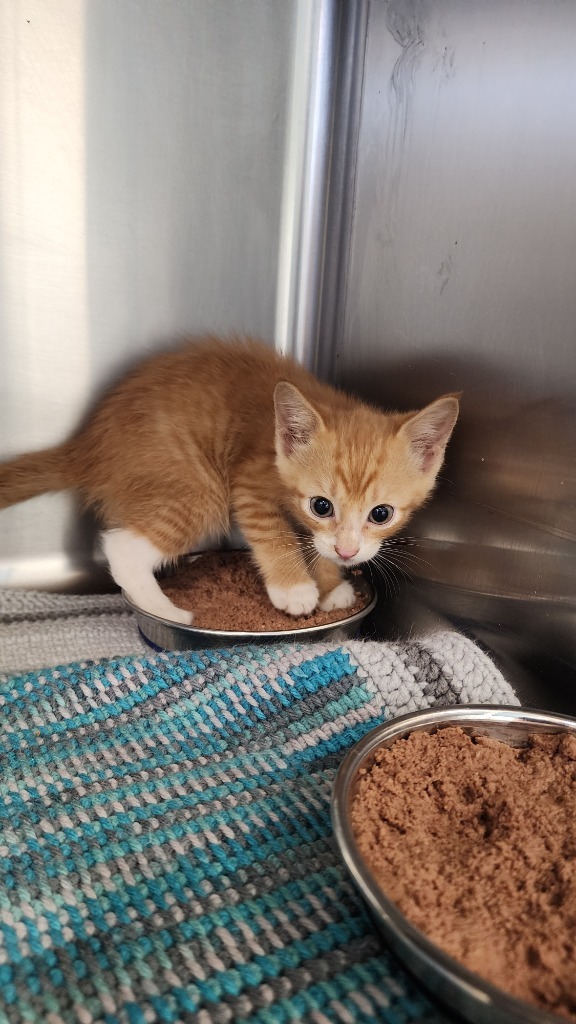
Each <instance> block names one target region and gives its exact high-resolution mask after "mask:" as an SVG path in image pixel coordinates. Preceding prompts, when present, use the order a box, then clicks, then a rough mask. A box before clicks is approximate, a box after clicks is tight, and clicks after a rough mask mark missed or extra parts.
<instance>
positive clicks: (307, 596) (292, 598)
mask: <svg viewBox="0 0 576 1024" xmlns="http://www.w3.org/2000/svg"><path fill="white" fill-rule="evenodd" d="M266 589H267V591H268V597H269V598H270V600H271V601H272V604H273V605H274V607H275V608H279V609H280V611H281V612H288V615H309V614H310V612H313V611H314V609H315V607H316V605H317V604H318V598H319V596H320V594H319V591H318V587H317V586H316V584H315V583H312V581H310V583H297V584H296V586H294V587H267V588H266Z"/></svg>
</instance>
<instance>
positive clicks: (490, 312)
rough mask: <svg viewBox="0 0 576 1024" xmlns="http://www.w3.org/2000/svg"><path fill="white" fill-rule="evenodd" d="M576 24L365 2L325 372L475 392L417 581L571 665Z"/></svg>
mask: <svg viewBox="0 0 576 1024" xmlns="http://www.w3.org/2000/svg"><path fill="white" fill-rule="evenodd" d="M574 38H576V8H575V7H573V6H571V5H569V4H565V3H563V2H562V0H552V2H550V0H533V2H531V3H523V2H518V0H503V2H502V3H498V4H486V3H484V2H483V0H457V2H454V0H388V2H387V3H372V4H371V5H370V21H369V29H368V36H367V44H366V60H365V67H364V79H363V80H364V88H363V102H362V110H361V124H360V130H359V134H358V154H357V167H356V189H355V207H354V221H353V227H352V233H351V238H350V244H349V255H348V265H349V266H348V273H347V287H346V291H345V294H340V295H339V296H338V302H339V305H340V310H341V315H342V322H343V326H342V330H341V331H340V333H339V337H338V340H337V344H336V345H335V346H334V348H333V350H332V352H331V353H329V355H328V356H327V358H329V356H330V355H331V356H332V363H331V366H330V364H328V366H327V372H331V374H332V376H333V377H334V378H336V379H338V380H339V381H340V382H342V383H345V384H346V386H347V387H350V388H353V389H355V390H357V391H359V392H360V393H361V394H362V395H364V396H365V397H367V398H370V399H373V400H375V401H377V402H378V403H380V404H383V405H390V406H395V405H397V404H400V405H401V407H405V408H409V407H414V406H417V405H419V404H420V403H424V402H426V401H429V400H430V399H432V398H434V397H435V396H436V395H437V394H440V393H442V392H446V391H452V390H461V389H462V390H463V392H464V396H463V402H462V415H461V422H460V423H459V425H458V427H457V429H456V432H455V434H454V438H453V440H452V441H451V443H450V446H449V453H448V460H447V463H446V466H445V469H444V471H443V480H442V483H441V486H440V488H439V491H438V496H437V497H436V498H435V500H434V501H432V502H431V503H430V505H429V506H428V507H427V508H426V510H425V511H424V512H423V513H422V514H421V515H420V516H418V518H417V519H415V521H414V523H413V524H412V525H411V528H410V529H411V532H412V533H416V534H417V535H419V536H420V544H419V547H418V548H416V549H415V552H414V553H415V554H416V556H417V557H419V558H420V559H421V561H420V562H418V563H412V565H413V566H416V569H415V572H416V576H417V577H419V578H420V579H421V580H427V583H426V585H425V586H426V600H427V602H428V604H429V605H430V607H431V609H432V610H433V609H434V608H437V610H438V611H439V612H441V613H442V614H444V613H447V612H448V611H450V614H451V616H452V620H454V618H456V617H457V616H458V612H459V610H462V609H463V608H464V607H466V613H467V622H468V626H469V628H470V629H471V630H472V631H473V632H474V631H475V633H476V635H479V634H480V631H483V635H484V637H486V628H485V627H486V626H488V624H491V625H490V627H489V631H490V635H491V646H492V647H493V648H494V649H496V648H498V646H499V643H498V636H499V635H500V636H501V637H505V636H509V635H510V634H511V633H513V632H514V631H516V630H519V631H520V632H522V629H523V625H524V626H525V627H526V628H527V629H528V631H529V632H530V640H531V641H534V640H535V637H536V636H537V637H538V645H539V649H540V651H541V652H542V651H544V649H547V650H548V651H550V650H551V649H552V648H554V650H555V653H556V656H558V657H560V658H561V659H564V661H565V662H567V663H570V662H571V663H572V664H574V663H575V660H576V649H575V646H574V640H573V637H574V625H576V622H575V618H576V599H575V592H574V579H575V577H576V550H575V545H574V540H575V537H576V527H575V525H574V522H575V513H576V472H575V469H574V465H575V462H574V452H575V451H576V344H575V341H576V328H575V324H576V288H575V287H574V269H573V268H574V249H575V240H576V204H575V203H574V181H575V179H576V142H575V140H576V79H575V77H574V74H573V53H572V50H573V45H572V44H573V40H574ZM384 499H385V496H383V500H384ZM423 585H424V584H423ZM412 593H414V591H412ZM393 603H394V602H393V600H392V599H391V601H390V604H391V605H392V604H393ZM416 604H418V602H417V601H415V603H414V608H413V611H412V613H411V612H410V610H409V608H408V609H405V610H406V611H407V614H406V616H404V619H403V624H404V626H407V627H408V628H417V625H418V620H419V616H418V613H417V612H416V611H415V606H416ZM381 627H382V629H385V628H386V623H385V622H384V619H382V620H381ZM506 644H508V642H507V641H506ZM500 646H504V640H502V645H500ZM508 646H509V645H508ZM521 649H522V646H521V644H520V645H519V650H521ZM526 649H527V648H526ZM526 658H527V660H530V661H531V663H532V664H534V659H533V658H532V656H530V657H529V656H528V654H527V655H526ZM572 701H573V704H572V710H574V708H576V697H573V698H572Z"/></svg>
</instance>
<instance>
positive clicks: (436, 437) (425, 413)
mask: <svg viewBox="0 0 576 1024" xmlns="http://www.w3.org/2000/svg"><path fill="white" fill-rule="evenodd" d="M459 397H460V396H459V395H445V396H444V397H443V398H438V399H437V400H436V401H435V402H432V403H431V405H427V406H426V408H425V409H422V410H421V411H420V412H417V413H415V414H414V416H411V417H410V419H409V420H406V422H405V423H403V424H402V426H401V427H400V430H399V434H404V436H405V437H406V438H407V440H408V441H409V442H410V446H411V448H412V451H413V453H414V455H415V457H416V459H417V461H418V463H419V466H420V469H421V471H422V472H423V473H431V472H436V473H437V472H438V470H439V469H440V466H441V465H442V460H443V458H444V450H445V448H446V445H447V444H448V440H449V438H450V434H451V433H452V430H453V429H454V424H455V423H456V420H457V418H458V409H459V404H458V398H459Z"/></svg>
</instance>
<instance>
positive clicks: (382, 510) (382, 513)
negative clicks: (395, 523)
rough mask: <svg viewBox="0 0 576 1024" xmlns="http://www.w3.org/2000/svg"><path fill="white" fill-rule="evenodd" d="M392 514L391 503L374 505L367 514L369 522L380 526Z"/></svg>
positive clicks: (390, 517)
mask: <svg viewBox="0 0 576 1024" xmlns="http://www.w3.org/2000/svg"><path fill="white" fill-rule="evenodd" d="M393 515H394V509H393V508H392V505H376V508H373V509H372V511H371V512H370V515H369V516H368V519H369V520H370V522H371V523H376V526H382V525H383V524H384V523H387V522H388V521H389V520H390V519H392V516H393Z"/></svg>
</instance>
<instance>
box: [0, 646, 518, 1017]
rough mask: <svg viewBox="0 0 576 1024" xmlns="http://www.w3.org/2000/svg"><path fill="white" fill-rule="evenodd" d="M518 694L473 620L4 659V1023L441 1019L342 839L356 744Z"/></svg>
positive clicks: (0, 791)
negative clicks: (291, 640) (244, 644)
mask: <svg viewBox="0 0 576 1024" xmlns="http://www.w3.org/2000/svg"><path fill="white" fill-rule="evenodd" d="M473 701H482V702H487V701H489V702H497V703H515V697H514V694H513V692H512V690H511V688H510V687H509V686H508V684H507V683H506V682H505V681H504V679H503V678H502V676H501V675H500V674H499V673H498V672H497V670H496V669H495V668H494V666H493V665H492V663H491V662H490V661H489V660H488V658H486V657H485V656H484V654H483V653H482V652H481V651H480V650H479V649H478V648H477V647H475V646H474V645H473V644H472V643H471V642H469V641H468V640H466V639H465V638H464V637H462V636H460V635H459V634H457V633H441V634H438V635H436V636H434V637H432V638H431V639H429V640H427V641H426V642H420V643H415V642H414V643H408V644H402V643H375V642H361V641H359V642H351V643H348V644H346V645H344V646H335V645H320V644H319V645H313V646H312V645H307V646H303V645H302V646H298V645H290V646H288V645H286V646H279V647H274V648H264V647H262V648H259V647H250V648H236V649H230V650H227V651H208V652H199V653H186V654H165V655H152V654H150V655H145V654H139V655H136V656H130V657H123V658H112V659H104V660H98V661H92V662H91V661H87V662H83V663H80V662H76V663H72V664H68V665H65V666H60V667H59V668H55V669H46V670H43V671H42V670H40V671H34V672H29V673H24V674H22V673H21V674H17V675H10V676H8V675H6V674H5V675H4V676H0V705H1V712H0V714H1V718H0V758H1V775H0V1024H7V1022H11V1024H22V1022H23V1021H24V1022H31V1024H36V1022H38V1024H40V1022H42V1024H61V1022H64V1024H91V1022H102V1024H154V1022H158V1024H173V1022H194V1024H230V1022H234V1024H284V1022H289V1021H299V1022H300V1021H301V1022H305V1024H375V1022H387V1024H401V1022H419V1024H440V1022H443V1021H445V1020H446V1018H445V1016H444V1015H443V1012H442V1011H441V1010H439V1009H437V1008H435V1007H434V1006H433V1005H432V1004H431V1003H430V1002H429V1001H428V999H427V997H426V996H425V995H424V994H423V992H422V991H421V990H420V989H419V988H418V987H417V985H416V984H415V983H414V982H412V981H411V980H410V979H409V978H408V976H406V975H405V974H404V972H403V970H402V969H401V968H400V966H399V965H398V964H397V963H396V961H395V960H394V959H392V958H391V956H390V955H389V954H388V952H387V951H386V949H385V947H384V946H383V944H382V943H381V940H380V938H379V936H378V934H377V933H376V932H375V930H374V928H373V926H372V924H371V922H370V919H369V917H368V915H367V912H366V910H365V908H364V905H363V903H362V901H361V900H360V898H359V897H358V895H357V893H356V891H355V889H354V887H353V885H352V883H351V882H350V880H349V879H348V877H347V875H346V873H345V871H344V869H343V866H342V864H341V862H340V858H339V855H338V852H337V849H336V847H335V844H334V840H333V836H332V832H331V826H330V817H329V801H330V790H331V785H332V781H333V778H334V774H335V771H336V768H337V766H338V764H339V763H340V761H341V759H342V757H343V755H344V753H345V751H346V750H347V749H348V748H349V747H350V745H351V744H352V743H354V742H355V741H356V740H357V739H359V738H360V737H361V736H363V735H364V734H365V732H366V731H367V730H368V729H370V728H371V727H372V726H374V725H376V724H377V723H378V722H380V721H382V720H383V719H384V718H387V717H389V716H392V715H397V714H400V713H403V712H406V711H409V710H412V709H417V708H422V707H426V706H431V705H435V704H449V703H455V702H473Z"/></svg>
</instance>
